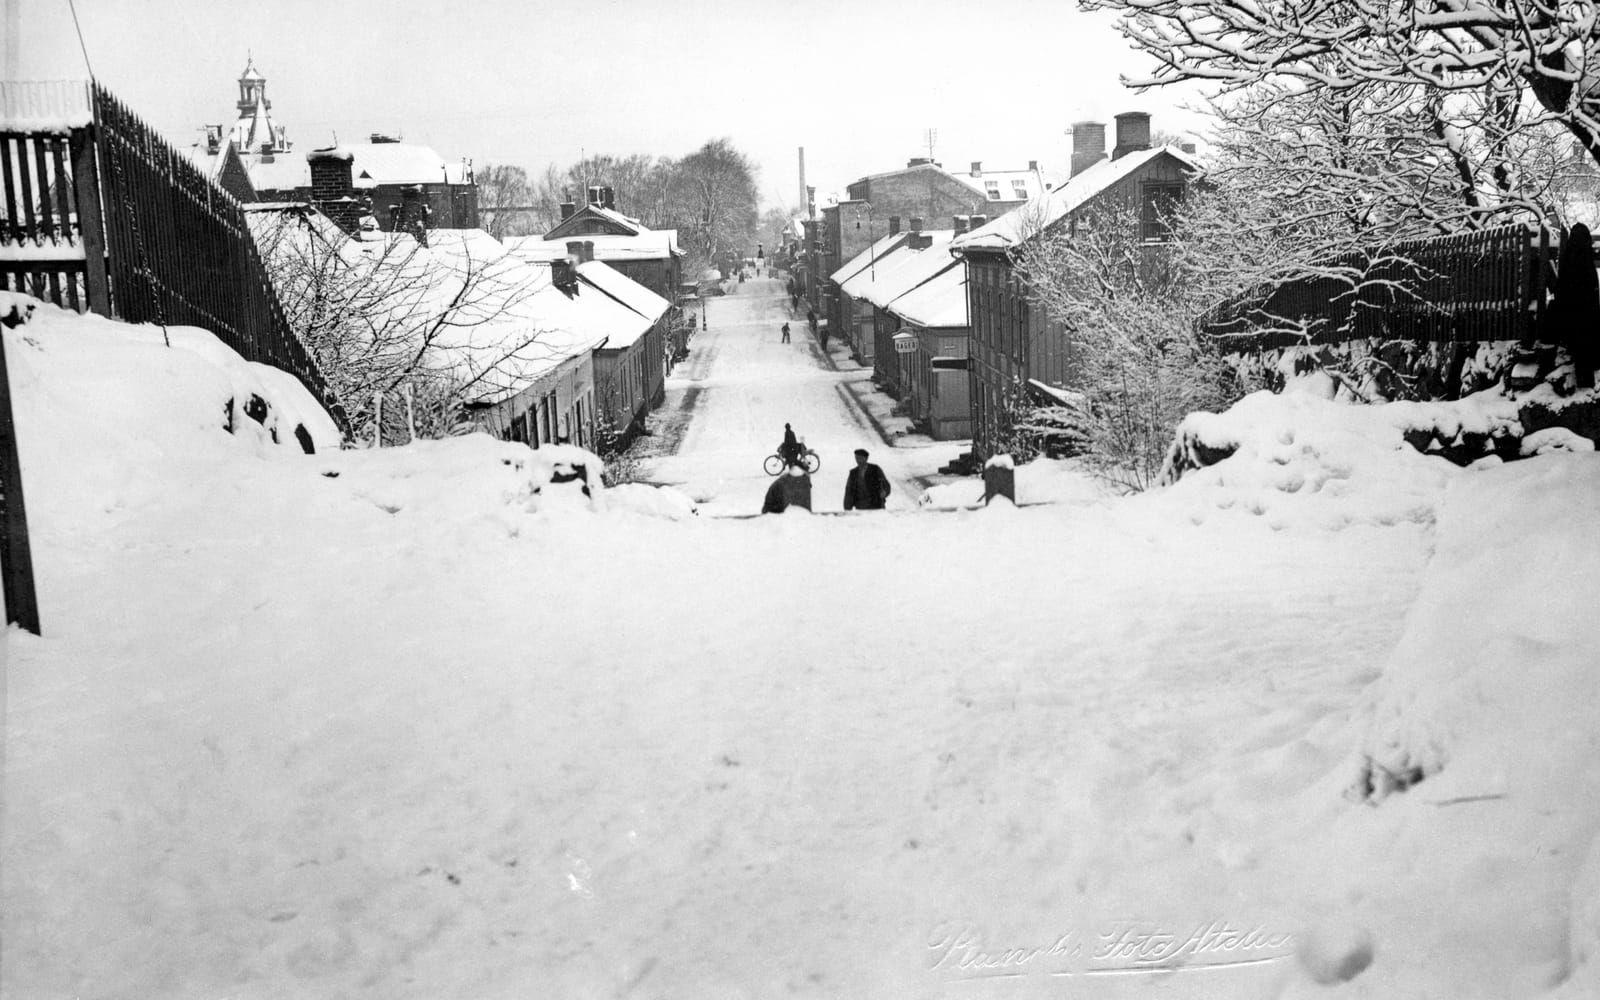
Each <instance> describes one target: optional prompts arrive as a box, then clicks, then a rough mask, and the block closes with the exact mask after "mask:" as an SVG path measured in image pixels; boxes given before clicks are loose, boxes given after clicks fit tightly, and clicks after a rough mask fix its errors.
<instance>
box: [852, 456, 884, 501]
mask: <svg viewBox="0 0 1600 1000" xmlns="http://www.w3.org/2000/svg"><path fill="white" fill-rule="evenodd" d="M888 500H889V479H888V477H887V476H885V475H884V474H883V470H882V469H880V468H879V467H878V466H876V465H873V464H872V463H871V462H869V461H867V449H865V448H857V449H856V467H855V468H853V469H851V470H850V475H848V476H846V477H845V480H844V509H845V510H882V509H883V507H884V504H885V503H887V502H888Z"/></svg>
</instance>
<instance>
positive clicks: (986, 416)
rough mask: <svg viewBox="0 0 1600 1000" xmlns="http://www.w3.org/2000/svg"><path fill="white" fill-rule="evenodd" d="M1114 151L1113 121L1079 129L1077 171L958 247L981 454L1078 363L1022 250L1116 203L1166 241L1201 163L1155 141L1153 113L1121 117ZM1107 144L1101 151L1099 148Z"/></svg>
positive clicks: (1144, 232) (1066, 384) (1066, 383)
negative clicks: (1025, 269) (1174, 210)
mask: <svg viewBox="0 0 1600 1000" xmlns="http://www.w3.org/2000/svg"><path fill="white" fill-rule="evenodd" d="M1116 127H1117V132H1116V136H1117V144H1116V147H1115V149H1114V150H1113V153H1112V155H1111V156H1110V157H1109V158H1108V157H1107V156H1106V155H1105V151H1104V141H1105V127H1104V126H1103V125H1099V124H1097V123H1093V122H1080V123H1078V124H1077V125H1074V126H1073V147H1074V153H1073V175H1072V177H1071V178H1070V179H1069V180H1068V181H1067V182H1066V183H1064V184H1062V185H1060V186H1059V187H1057V188H1055V189H1053V190H1051V191H1048V192H1046V193H1045V194H1044V195H1042V196H1040V197H1039V198H1037V199H1035V200H1034V201H1032V202H1029V203H1028V204H1026V205H1024V206H1022V207H1020V208H1018V209H1014V210H1012V211H1011V212H1008V213H1006V214H1005V215H1003V216H1001V217H999V218H997V219H995V220H994V221H992V222H989V223H987V224H985V225H982V226H979V227H976V228H975V229H973V230H972V231H971V232H969V233H967V234H966V235H964V236H962V237H960V238H958V239H957V240H956V241H955V243H954V246H953V248H952V251H953V252H954V253H956V254H957V255H958V256H960V257H961V258H962V259H963V260H964V261H965V264H966V286H967V302H968V315H969V318H970V323H971V341H970V356H971V361H970V365H971V368H970V371H969V373H968V374H969V393H970V397H971V426H972V444H973V452H974V455H975V457H977V458H978V459H980V460H981V459H986V458H988V457H989V456H991V455H993V454H994V452H995V450H996V447H997V445H998V442H999V439H1000V437H1001V434H1002V429H1003V427H1004V424H1005V420H1006V415H1007V413H1008V412H1009V411H1010V410H1011V409H1012V408H1013V407H1014V406H1015V405H1017V403H1018V402H1019V400H1020V399H1021V398H1025V397H1028V396H1030V395H1037V394H1038V392H1043V394H1044V395H1048V394H1049V391H1050V390H1056V389H1068V388H1071V387H1072V386H1073V384H1074V382H1075V377H1076V369H1075V362H1074V357H1073V352H1072V348H1071V342H1070V339H1069V337H1068V336H1067V331H1066V330H1065V329H1064V328H1063V327H1062V326H1061V324H1060V323H1059V322H1057V321H1055V320H1054V319H1052V318H1051V317H1050V316H1049V315H1048V314H1047V312H1046V311H1045V309H1044V308H1043V306H1042V305H1040V304H1039V303H1038V302H1036V301H1035V300H1034V299H1033V297H1032V295H1031V294H1030V292H1029V289H1028V287H1027V284H1026V282H1025V281H1024V279H1023V277H1022V275H1021V274H1020V273H1019V271H1018V269H1017V267H1016V263H1017V253H1018V251H1019V250H1021V249H1022V247H1023V246H1024V245H1025V244H1026V243H1028V242H1029V241H1030V240H1033V239H1036V238H1038V237H1039V236H1040V235H1042V234H1056V233H1060V232H1061V231H1063V230H1064V229H1065V230H1067V231H1068V232H1070V231H1071V227H1072V226H1073V225H1074V224H1075V223H1076V222H1077V221H1079V220H1081V219H1082V218H1083V217H1084V215H1085V214H1086V213H1087V212H1089V211H1091V210H1095V209H1097V208H1099V207H1101V206H1105V205H1107V204H1115V205H1119V206H1121V207H1125V208H1129V209H1132V210H1133V211H1134V212H1135V213H1136V217H1137V218H1138V220H1139V221H1138V223H1137V224H1138V225H1139V226H1140V227H1141V234H1140V235H1141V238H1142V239H1144V240H1145V241H1146V242H1149V243H1152V244H1157V243H1159V242H1161V241H1162V240H1163V238H1164V233H1163V232H1162V231H1161V225H1162V222H1161V219H1162V213H1163V211H1164V209H1165V207H1166V206H1168V205H1170V204H1171V203H1172V202H1173V201H1174V200H1176V199H1179V198H1181V197H1182V196H1183V191H1184V189H1185V187H1186V185H1187V184H1188V180H1189V177H1190V176H1191V175H1192V174H1193V173H1194V172H1195V171H1196V170H1197V169H1198V167H1197V164H1196V163H1195V161H1194V160H1193V159H1191V158H1190V155H1189V154H1188V153H1187V152H1185V151H1184V150H1181V149H1179V148H1177V147H1171V146H1164V147H1160V148H1156V149H1152V148H1151V147H1150V116H1149V115H1147V114H1144V113H1141V112H1135V113H1128V114H1123V115H1118V116H1117V118H1116ZM1097 145H1098V148H1096V146H1097Z"/></svg>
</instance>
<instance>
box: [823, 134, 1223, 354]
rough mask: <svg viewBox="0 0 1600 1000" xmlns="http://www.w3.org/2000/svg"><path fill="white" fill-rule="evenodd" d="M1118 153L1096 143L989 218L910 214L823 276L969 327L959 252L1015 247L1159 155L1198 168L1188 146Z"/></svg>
mask: <svg viewBox="0 0 1600 1000" xmlns="http://www.w3.org/2000/svg"><path fill="white" fill-rule="evenodd" d="M1146 121H1148V116H1146ZM1090 124H1093V123H1090ZM1146 135H1148V132H1146ZM1120 152H1121V155H1118V156H1115V157H1113V158H1106V157H1105V154H1104V151H1103V149H1102V151H1101V153H1100V157H1099V158H1098V159H1095V160H1091V161H1089V162H1087V163H1085V164H1083V165H1082V166H1081V168H1080V169H1079V170H1078V172H1077V173H1075V174H1074V175H1073V176H1072V177H1071V178H1070V179H1068V180H1067V182H1066V183H1064V184H1061V185H1060V186H1058V187H1055V188H1052V189H1049V190H1046V191H1043V192H1042V193H1040V194H1039V195H1037V196H1035V197H1034V198H1032V199H1030V200H1029V201H1027V202H1026V203H1024V204H1023V205H1021V206H1019V207H1017V208H1014V209H1012V210H1011V211H1009V212H1006V213H1005V214H1003V215H1000V216H999V217H997V218H995V219H992V220H990V219H987V218H986V217H984V216H981V215H979V216H970V217H963V216H958V217H956V218H955V219H953V220H952V223H953V224H952V226H951V228H949V229H937V230H924V229H923V228H922V224H923V220H921V219H912V220H910V228H909V229H908V230H906V231H903V232H897V231H891V232H890V233H889V234H888V235H886V236H883V237H881V238H879V239H878V240H876V241H875V242H873V243H872V245H870V246H869V247H867V249H865V250H863V251H862V252H861V253H859V254H857V255H856V256H855V257H853V258H852V259H851V260H850V261H849V262H847V263H846V264H844V266H842V267H840V268H839V269H838V270H836V271H834V272H833V273H832V274H831V275H829V278H830V279H831V280H832V281H833V282H834V283H835V284H837V285H838V286H839V289H840V291H841V292H842V293H843V294H845V295H847V296H849V297H850V298H852V299H856V300H859V301H865V302H870V303H871V304H872V305H874V306H876V307H878V308H880V309H884V310H887V311H889V312H893V313H895V314H897V315H898V316H900V317H901V319H903V320H904V321H905V322H907V323H910V324H913V325H916V326H920V327H924V328H930V329H931V328H956V327H965V326H968V325H969V318H968V311H967V269H966V267H965V264H964V261H963V259H962V258H963V255H965V254H967V253H973V252H977V253H982V252H991V251H1006V250H1010V249H1012V248H1013V247H1016V246H1018V245H1019V244H1021V243H1023V242H1024V241H1026V240H1027V239H1028V238H1029V237H1031V236H1032V235H1034V234H1036V233H1039V232H1041V231H1042V230H1044V229H1046V228H1048V227H1050V226H1052V225H1054V224H1055V223H1057V222H1059V221H1060V220H1062V219H1064V218H1066V217H1067V216H1068V215H1069V214H1070V213H1072V212H1074V211H1076V210H1078V209H1080V208H1082V207H1084V206H1085V205H1087V204H1088V203H1089V202H1090V201H1092V200H1093V199H1094V198H1095V197H1096V196H1097V195H1099V194H1100V193H1102V192H1104V191H1106V190H1107V189H1109V188H1111V187H1112V186H1113V185H1115V184H1116V183H1117V182H1118V181H1120V180H1122V179H1124V178H1126V177H1128V176H1130V175H1132V174H1134V173H1135V172H1137V171H1138V170H1139V169H1140V168H1141V167H1143V166H1145V165H1146V164H1148V163H1149V162H1150V161H1152V160H1154V159H1156V158H1158V157H1161V156H1171V157H1173V158H1175V159H1176V160H1177V161H1178V162H1179V164H1180V165H1181V166H1183V167H1184V168H1186V169H1189V170H1198V169H1199V165H1198V164H1197V163H1196V162H1195V160H1194V159H1193V158H1192V150H1187V149H1184V148H1182V147H1179V146H1159V147H1156V148H1153V149H1151V148H1143V149H1132V150H1122V151H1120Z"/></svg>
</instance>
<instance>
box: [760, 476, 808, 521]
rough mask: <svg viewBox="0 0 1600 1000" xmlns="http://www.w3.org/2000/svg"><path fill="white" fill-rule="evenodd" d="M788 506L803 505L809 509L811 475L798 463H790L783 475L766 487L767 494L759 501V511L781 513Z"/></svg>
mask: <svg viewBox="0 0 1600 1000" xmlns="http://www.w3.org/2000/svg"><path fill="white" fill-rule="evenodd" d="M790 507H803V508H805V510H806V512H807V513H809V512H810V511H811V477H810V476H809V475H807V473H806V470H805V469H804V468H802V467H800V466H799V465H792V464H791V465H790V466H789V467H788V468H787V469H785V470H784V471H783V475H781V476H779V477H778V478H777V479H774V480H773V481H772V485H771V486H768V487H767V496H766V499H764V500H763V501H762V502H761V513H763V514H782V513H783V512H784V511H786V510H788V509H789V508H790Z"/></svg>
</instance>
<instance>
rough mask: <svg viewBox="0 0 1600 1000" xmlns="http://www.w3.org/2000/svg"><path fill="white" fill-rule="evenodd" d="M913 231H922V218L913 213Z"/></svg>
mask: <svg viewBox="0 0 1600 1000" xmlns="http://www.w3.org/2000/svg"><path fill="white" fill-rule="evenodd" d="M911 231H912V232H913V233H920V232H922V219H921V218H920V217H919V216H915V215H913V216H912V217H911Z"/></svg>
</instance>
